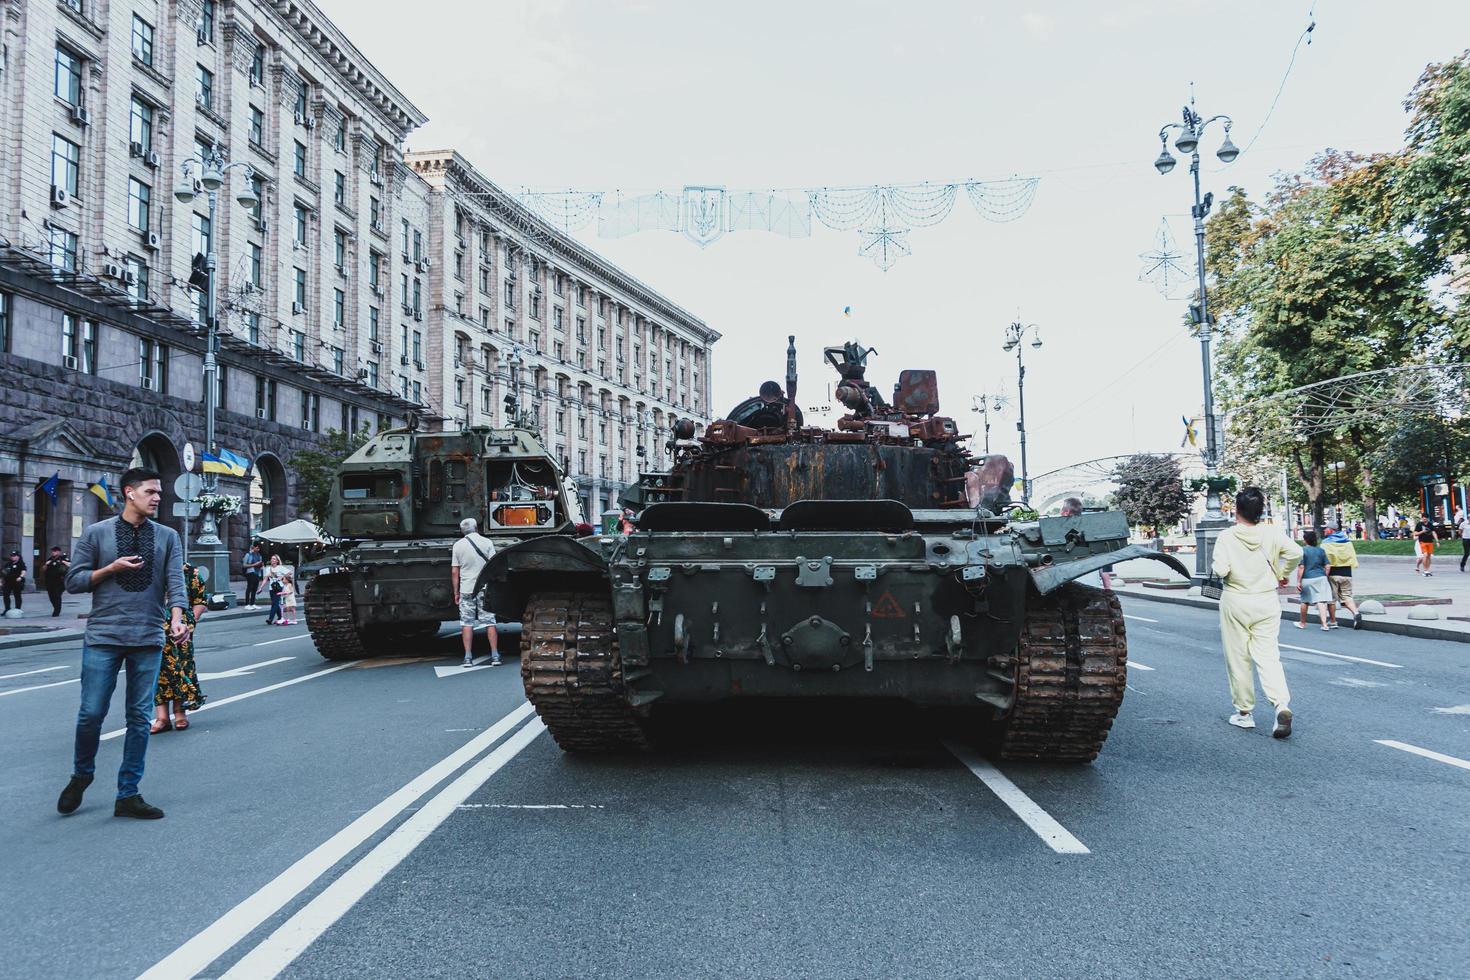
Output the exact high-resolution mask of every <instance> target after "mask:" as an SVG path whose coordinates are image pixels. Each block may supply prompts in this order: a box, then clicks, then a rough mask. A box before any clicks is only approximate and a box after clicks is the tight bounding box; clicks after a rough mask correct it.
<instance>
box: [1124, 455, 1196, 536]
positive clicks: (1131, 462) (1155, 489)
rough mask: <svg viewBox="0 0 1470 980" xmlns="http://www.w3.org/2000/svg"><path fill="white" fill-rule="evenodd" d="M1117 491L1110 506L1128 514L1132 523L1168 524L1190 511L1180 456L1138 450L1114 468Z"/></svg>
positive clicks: (1146, 524)
mask: <svg viewBox="0 0 1470 980" xmlns="http://www.w3.org/2000/svg"><path fill="white" fill-rule="evenodd" d="M1113 479H1115V480H1117V481H1118V492H1117V493H1116V494H1114V495H1113V506H1115V507H1117V508H1118V509H1119V510H1121V511H1123V513H1125V514H1127V515H1128V523H1129V524H1132V525H1133V526H1134V527H1148V528H1153V529H1154V532H1155V533H1156V534H1157V533H1158V532H1159V530H1160V529H1162V528H1166V527H1171V526H1173V525H1175V524H1177V523H1179V521H1180V520H1181V519H1182V518H1183V517H1184V515H1185V514H1188V513H1189V504H1190V496H1189V493H1188V492H1187V491H1186V490H1185V489H1184V479H1183V476H1182V474H1181V473H1180V470H1179V460H1178V459H1176V458H1175V457H1173V456H1156V455H1153V454H1150V453H1139V454H1137V455H1135V456H1129V457H1128V458H1127V459H1125V460H1123V462H1121V463H1119V464H1118V468H1117V469H1115V470H1114V471H1113Z"/></svg>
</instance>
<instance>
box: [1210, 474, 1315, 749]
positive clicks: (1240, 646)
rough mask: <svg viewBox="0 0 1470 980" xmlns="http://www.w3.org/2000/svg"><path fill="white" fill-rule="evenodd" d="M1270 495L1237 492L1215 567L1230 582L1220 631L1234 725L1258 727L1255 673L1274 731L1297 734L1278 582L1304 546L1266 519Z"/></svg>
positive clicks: (1255, 491) (1277, 734)
mask: <svg viewBox="0 0 1470 980" xmlns="http://www.w3.org/2000/svg"><path fill="white" fill-rule="evenodd" d="M1265 510H1266V497H1265V495H1264V494H1263V493H1261V491H1260V490H1259V489H1257V488H1256V487H1246V488H1245V489H1244V490H1241V491H1240V493H1238V494H1236V495H1235V526H1234V527H1230V528H1226V529H1225V530H1224V531H1221V532H1220V537H1219V539H1218V540H1217V541H1216V542H1215V554H1214V562H1213V568H1214V571H1215V574H1216V575H1218V576H1220V578H1221V579H1223V580H1224V582H1225V589H1224V593H1223V595H1222V596H1221V598H1220V636H1221V639H1222V640H1223V641H1224V643H1225V669H1226V671H1227V673H1228V674H1229V675H1230V696H1231V699H1232V700H1233V701H1234V702H1235V714H1233V715H1231V716H1230V724H1232V725H1234V726H1235V727H1237V728H1255V727H1256V720H1255V717H1254V716H1253V715H1252V711H1253V710H1254V709H1255V706H1256V684H1255V678H1254V677H1252V676H1251V665H1252V664H1254V665H1255V668H1256V673H1257V674H1258V675H1260V678H1261V690H1263V691H1265V692H1266V698H1267V700H1269V701H1270V702H1271V705H1272V706H1273V707H1274V708H1275V709H1276V725H1275V727H1274V728H1273V729H1272V731H1271V734H1272V735H1273V736H1275V737H1276V738H1286V737H1287V736H1288V735H1290V734H1291V692H1290V691H1288V690H1287V688H1286V674H1285V673H1284V672H1283V671H1282V669H1281V647H1280V645H1279V640H1280V637H1281V600H1280V599H1278V598H1277V596H1276V587H1277V586H1278V585H1281V584H1284V583H1285V582H1286V579H1287V576H1289V575H1290V574H1291V572H1292V570H1293V569H1295V568H1296V566H1297V563H1298V562H1300V561H1301V560H1302V549H1301V548H1300V547H1299V546H1298V545H1297V543H1296V542H1295V541H1292V540H1291V539H1290V538H1288V537H1287V536H1286V535H1285V534H1284V533H1282V532H1281V530H1280V529H1278V528H1276V527H1274V526H1272V525H1263V524H1260V523H1259V521H1260V520H1261V515H1262V514H1263V513H1264V512H1265Z"/></svg>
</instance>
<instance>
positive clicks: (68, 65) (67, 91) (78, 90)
mask: <svg viewBox="0 0 1470 980" xmlns="http://www.w3.org/2000/svg"><path fill="white" fill-rule="evenodd" d="M56 97H57V98H58V99H61V100H62V101H64V102H69V103H71V104H72V105H75V106H79V105H81V104H82V56H81V55H79V54H77V53H76V52H74V51H72V50H71V49H70V48H67V47H63V46H62V45H60V44H58V45H57V46H56Z"/></svg>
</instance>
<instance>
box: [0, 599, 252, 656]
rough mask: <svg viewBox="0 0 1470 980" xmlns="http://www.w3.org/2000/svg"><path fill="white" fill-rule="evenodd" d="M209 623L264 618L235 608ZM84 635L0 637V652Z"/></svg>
mask: <svg viewBox="0 0 1470 980" xmlns="http://www.w3.org/2000/svg"><path fill="white" fill-rule="evenodd" d="M206 615H207V616H208V617H209V620H210V622H218V621H220V620H222V619H244V618H245V617H247V616H264V615H265V611H264V610H262V609H242V608H240V607H239V606H236V607H235V608H233V609H219V610H215V611H212V612H209V613H206ZM85 635H86V631H85V630H55V631H53V632H49V633H27V634H26V635H24V636H0V652H3V651H5V650H11V649H15V648H18V647H34V646H40V645H41V644H42V643H56V642H59V641H61V640H81V638H82V637H83V636H85Z"/></svg>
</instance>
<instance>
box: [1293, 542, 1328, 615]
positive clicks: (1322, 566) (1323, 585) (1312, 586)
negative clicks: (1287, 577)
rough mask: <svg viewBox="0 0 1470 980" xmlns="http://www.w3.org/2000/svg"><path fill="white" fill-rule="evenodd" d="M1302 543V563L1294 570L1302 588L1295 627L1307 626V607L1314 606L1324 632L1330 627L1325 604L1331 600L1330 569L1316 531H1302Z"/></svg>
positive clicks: (1297, 581)
mask: <svg viewBox="0 0 1470 980" xmlns="http://www.w3.org/2000/svg"><path fill="white" fill-rule="evenodd" d="M1302 544H1303V547H1302V563H1301V565H1300V566H1299V567H1298V568H1297V570H1296V584H1297V587H1298V588H1299V589H1301V590H1302V596H1301V604H1302V608H1301V615H1300V616H1299V617H1298V618H1297V622H1296V628H1297V629H1299V630H1304V629H1306V628H1307V607H1308V606H1316V607H1317V617H1318V618H1319V619H1321V620H1322V629H1323V631H1324V632H1325V631H1326V630H1329V629H1331V628H1332V627H1331V626H1328V625H1327V605H1328V603H1329V602H1331V600H1332V586H1331V585H1330V584H1328V580H1327V575H1328V573H1329V572H1330V571H1331V568H1330V566H1329V565H1328V562H1327V552H1325V551H1323V550H1322V549H1321V548H1319V547H1317V532H1316V531H1313V530H1311V529H1308V530H1305V531H1303V532H1302Z"/></svg>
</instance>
